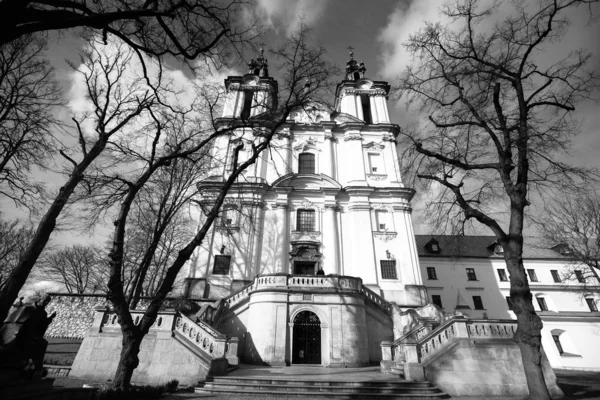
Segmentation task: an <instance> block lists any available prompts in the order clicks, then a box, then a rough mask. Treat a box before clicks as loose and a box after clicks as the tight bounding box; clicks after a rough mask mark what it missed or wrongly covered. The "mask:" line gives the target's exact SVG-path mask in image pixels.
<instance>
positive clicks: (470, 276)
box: [467, 268, 477, 281]
mask: <svg viewBox="0 0 600 400" xmlns="http://www.w3.org/2000/svg"><path fill="white" fill-rule="evenodd" d="M467 280H469V281H476V280H477V276H476V275H475V269H474V268H467Z"/></svg>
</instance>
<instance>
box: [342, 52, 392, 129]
mask: <svg viewBox="0 0 600 400" xmlns="http://www.w3.org/2000/svg"><path fill="white" fill-rule="evenodd" d="M349 49H350V60H349V61H348V62H347V63H346V74H345V77H344V80H343V81H342V82H340V83H338V85H337V89H336V99H335V102H336V106H335V108H336V111H338V112H342V113H346V114H350V115H352V116H353V117H356V118H358V119H361V120H363V121H364V122H365V123H366V124H369V125H371V124H384V123H385V124H389V123H390V116H389V113H388V108H387V96H388V93H389V91H390V85H388V83H387V82H383V81H373V80H371V79H369V78H367V77H366V76H365V73H366V72H367V68H366V67H365V63H364V62H360V63H359V62H358V61H356V60H355V59H354V52H353V51H352V47H349Z"/></svg>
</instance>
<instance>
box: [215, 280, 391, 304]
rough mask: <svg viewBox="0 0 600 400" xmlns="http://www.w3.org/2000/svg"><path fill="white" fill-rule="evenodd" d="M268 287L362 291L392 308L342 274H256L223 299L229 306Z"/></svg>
mask: <svg viewBox="0 0 600 400" xmlns="http://www.w3.org/2000/svg"><path fill="white" fill-rule="evenodd" d="M268 289H280V290H301V289H309V290H311V289H325V290H327V289H330V290H332V291H334V292H345V291H348V292H358V293H362V294H363V295H364V296H365V297H366V298H367V299H368V300H370V301H371V302H373V303H375V304H376V305H377V306H379V307H380V308H382V309H383V310H385V311H386V312H391V308H392V306H391V304H390V303H388V302H387V301H386V300H385V299H383V298H382V297H381V296H379V295H378V294H377V293H375V292H373V291H372V290H371V289H369V288H367V287H365V286H363V284H362V280H361V279H360V278H355V277H352V276H343V275H287V274H273V275H258V276H256V277H255V278H254V281H252V283H251V284H249V285H247V286H245V287H243V288H242V289H240V290H238V291H237V292H235V293H233V294H231V295H230V296H228V297H226V298H225V299H224V301H225V303H226V304H227V306H228V307H229V308H231V307H233V306H235V305H237V304H240V303H242V302H243V301H244V300H246V299H248V298H249V297H250V294H251V293H252V292H254V291H257V290H268Z"/></svg>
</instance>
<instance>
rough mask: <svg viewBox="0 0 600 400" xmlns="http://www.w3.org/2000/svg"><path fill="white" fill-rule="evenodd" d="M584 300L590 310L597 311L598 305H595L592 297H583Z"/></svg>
mask: <svg viewBox="0 0 600 400" xmlns="http://www.w3.org/2000/svg"><path fill="white" fill-rule="evenodd" d="M585 302H586V303H587V305H588V307H589V308H590V311H598V307H597V306H596V302H595V301H594V299H585Z"/></svg>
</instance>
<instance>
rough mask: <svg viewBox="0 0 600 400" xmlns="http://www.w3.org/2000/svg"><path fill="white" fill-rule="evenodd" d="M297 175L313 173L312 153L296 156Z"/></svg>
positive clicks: (313, 156) (313, 160) (313, 157)
mask: <svg viewBox="0 0 600 400" xmlns="http://www.w3.org/2000/svg"><path fill="white" fill-rule="evenodd" d="M298 173H299V174H314V173H315V155H314V154H312V153H302V154H300V155H299V156H298Z"/></svg>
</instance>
